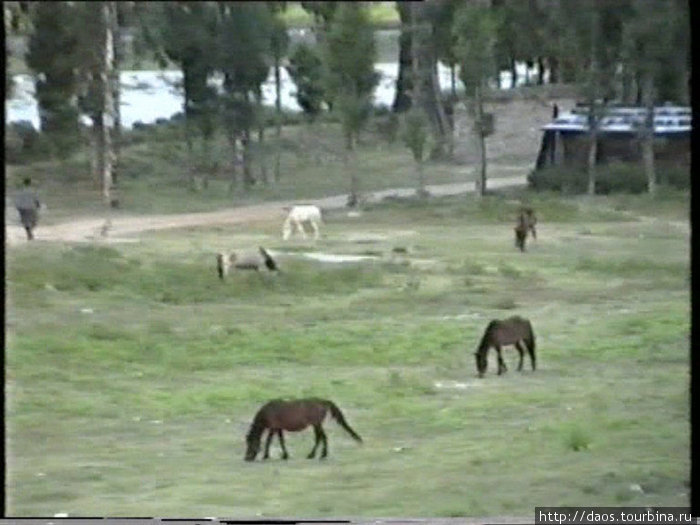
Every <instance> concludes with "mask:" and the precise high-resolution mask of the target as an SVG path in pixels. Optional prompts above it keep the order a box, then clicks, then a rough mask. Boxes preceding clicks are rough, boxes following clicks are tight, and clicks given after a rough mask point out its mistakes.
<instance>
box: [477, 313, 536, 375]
mask: <svg viewBox="0 0 700 525" xmlns="http://www.w3.org/2000/svg"><path fill="white" fill-rule="evenodd" d="M523 343H524V344H525V347H526V348H527V353H528V354H529V355H530V363H531V364H532V369H533V370H534V369H535V333H534V332H533V331H532V325H531V324H530V321H528V320H527V319H524V318H522V317H518V316H515V317H509V318H508V319H503V320H498V319H494V320H493V321H491V322H490V323H489V325H488V326H487V327H486V331H485V332H484V336H483V337H482V338H481V342H480V343H479V346H478V348H477V350H476V352H474V355H475V356H476V370H477V372H479V377H484V373H485V372H486V367H487V365H488V360H487V354H488V351H489V348H492V347H493V348H495V349H496V352H498V375H501V374H502V373H503V372H505V371H507V370H508V369H507V368H506V364H505V362H504V361H503V356H502V355H501V347H503V346H507V345H515V348H517V350H518V352H519V353H520V364H519V365H518V370H519V371H520V370H522V369H523V353H524V350H523Z"/></svg>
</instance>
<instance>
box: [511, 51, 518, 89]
mask: <svg viewBox="0 0 700 525" xmlns="http://www.w3.org/2000/svg"><path fill="white" fill-rule="evenodd" d="M517 85H518V70H517V69H516V67H515V59H514V58H511V59H510V88H511V89H514V88H515V87H516V86H517Z"/></svg>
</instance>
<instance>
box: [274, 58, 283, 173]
mask: <svg viewBox="0 0 700 525" xmlns="http://www.w3.org/2000/svg"><path fill="white" fill-rule="evenodd" d="M280 68H281V65H280V57H279V56H275V134H276V138H277V140H276V142H275V175H274V176H275V182H279V180H280V157H281V154H282V144H281V142H282V80H281V76H280Z"/></svg>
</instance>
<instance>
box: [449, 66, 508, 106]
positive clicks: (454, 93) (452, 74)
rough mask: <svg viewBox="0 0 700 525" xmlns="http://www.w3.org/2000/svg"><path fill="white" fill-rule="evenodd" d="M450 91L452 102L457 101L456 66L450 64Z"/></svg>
mask: <svg viewBox="0 0 700 525" xmlns="http://www.w3.org/2000/svg"><path fill="white" fill-rule="evenodd" d="M499 87H500V82H499ZM450 90H451V91H452V100H457V75H456V73H455V65H454V64H450Z"/></svg>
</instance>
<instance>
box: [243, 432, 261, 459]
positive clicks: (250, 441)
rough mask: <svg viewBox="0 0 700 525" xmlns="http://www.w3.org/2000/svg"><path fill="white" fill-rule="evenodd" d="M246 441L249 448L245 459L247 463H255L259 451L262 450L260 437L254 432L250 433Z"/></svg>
mask: <svg viewBox="0 0 700 525" xmlns="http://www.w3.org/2000/svg"><path fill="white" fill-rule="evenodd" d="M245 440H246V444H247V448H246V451H245V456H244V457H243V459H245V460H246V461H253V460H254V459H255V456H257V455H258V451H259V450H260V436H259V435H257V434H255V433H253V432H248V435H247V436H246V437H245Z"/></svg>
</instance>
